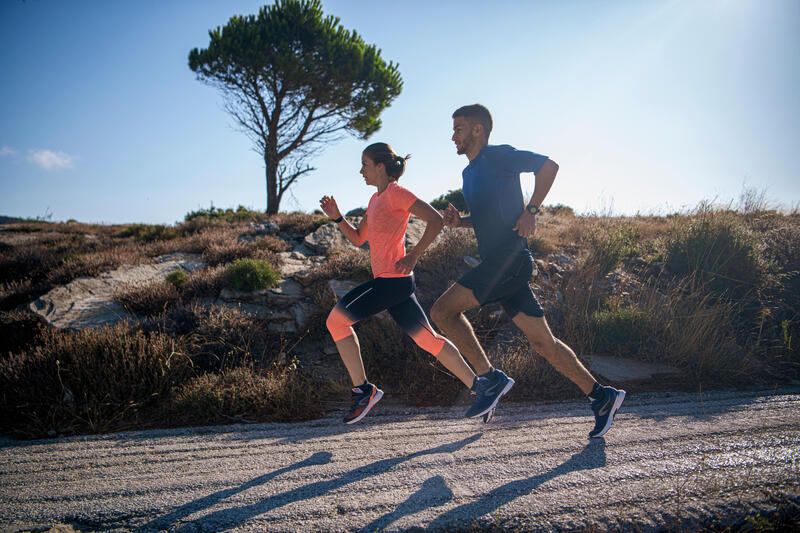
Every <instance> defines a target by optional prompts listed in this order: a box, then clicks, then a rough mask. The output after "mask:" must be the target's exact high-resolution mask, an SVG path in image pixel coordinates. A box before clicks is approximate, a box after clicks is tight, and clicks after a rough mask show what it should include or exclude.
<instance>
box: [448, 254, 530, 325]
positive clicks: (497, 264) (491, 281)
mask: <svg viewBox="0 0 800 533" xmlns="http://www.w3.org/2000/svg"><path fill="white" fill-rule="evenodd" d="M532 274H533V258H532V257H531V254H530V252H529V251H528V250H527V249H525V250H520V251H518V252H515V253H512V254H509V255H503V256H499V257H489V258H484V259H483V261H482V262H481V264H480V265H478V266H476V267H475V268H473V269H472V270H470V271H469V272H467V273H466V274H465V275H464V277H462V278H461V279H460V280H458V284H459V285H461V286H462V287H466V288H468V289H470V290H471V291H472V293H473V294H474V295H475V299H476V300H478V303H480V304H481V305H486V304H490V303H499V304H500V306H501V307H502V308H503V311H505V312H506V314H507V315H508V316H509V317H511V318H514V317H515V316H516V315H517V313H524V314H526V315H528V316H533V317H543V316H544V310H543V309H542V306H541V305H539V301H538V300H537V299H536V296H534V294H533V291H532V290H531V287H530V284H529V283H528V282H529V281H530V279H531V275H532Z"/></svg>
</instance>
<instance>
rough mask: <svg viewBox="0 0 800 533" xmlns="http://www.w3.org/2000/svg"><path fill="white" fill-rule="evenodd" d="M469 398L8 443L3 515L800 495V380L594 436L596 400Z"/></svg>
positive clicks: (709, 513)
mask: <svg viewBox="0 0 800 533" xmlns="http://www.w3.org/2000/svg"><path fill="white" fill-rule="evenodd" d="M462 410H463V408H461V407H459V408H458V409H455V408H454V409H428V410H415V409H390V408H382V406H381V404H378V406H377V407H376V409H375V411H374V413H371V414H370V415H368V417H367V418H365V419H364V421H363V422H362V423H359V424H357V425H355V426H343V425H342V424H341V423H340V419H339V416H341V415H339V414H336V415H331V416H329V417H326V418H324V419H321V420H317V421H312V422H307V423H298V424H258V425H236V426H226V427H215V428H192V429H179V430H159V431H142V432H129V433H117V434H111V435H100V436H89V437H74V438H64V439H57V440H50V441H35V442H16V441H8V440H6V441H4V442H3V443H2V444H0V446H2V447H0V528H2V529H3V530H9V531H16V530H20V529H22V528H25V527H31V526H32V525H38V526H40V527H41V526H43V525H47V524H54V523H66V524H73V525H74V526H75V528H76V529H80V530H101V529H102V530H107V529H111V528H121V529H124V530H137V531H159V530H167V531H229V530H235V531H364V532H366V531H376V530H380V531H383V530H385V531H398V530H399V531H403V530H407V529H411V528H425V529H430V530H453V529H458V528H464V529H468V530H469V529H470V528H474V529H481V528H498V529H500V528H507V527H509V528H510V527H517V528H519V529H522V530H528V529H542V530H545V531H549V530H562V529H583V528H591V527H598V528H601V529H606V528H608V527H615V526H619V525H626V527H630V525H631V524H636V525H637V526H638V527H639V528H641V529H642V530H645V531H646V530H650V529H657V528H661V527H669V528H674V527H675V525H676V524H677V523H678V522H679V521H680V522H683V524H684V527H685V524H689V523H695V524H696V523H698V521H699V523H708V522H709V521H712V520H716V519H717V518H719V517H729V516H731V515H732V514H736V513H739V514H741V513H745V512H748V511H750V512H753V511H754V510H761V511H762V512H763V511H765V510H768V509H769V508H770V507H771V506H774V505H775V502H776V501H778V502H779V501H784V502H785V501H787V500H788V501H790V502H791V501H794V502H797V501H799V499H800V498H798V495H799V494H800V488H799V487H800V388H794V389H784V390H780V391H771V392H769V391H768V392H746V393H742V392H715V393H706V394H704V395H703V396H702V397H701V396H700V395H699V394H677V393H676V394H648V395H629V397H628V399H627V400H626V402H625V404H624V405H623V410H622V411H620V413H619V415H618V417H617V420H616V421H615V424H614V427H613V428H612V429H611V431H610V432H609V433H608V434H607V435H606V438H605V439H598V440H593V441H589V440H588V439H587V433H588V431H589V430H590V429H591V427H592V419H591V417H590V411H589V409H588V404H587V402H585V401H581V402H569V403H557V404H546V405H529V404H525V405H523V404H501V406H500V409H498V411H497V415H496V416H495V419H494V421H492V422H491V423H490V424H488V425H484V424H482V423H481V422H479V421H475V420H464V419H461V418H459V416H460V414H461V411H462Z"/></svg>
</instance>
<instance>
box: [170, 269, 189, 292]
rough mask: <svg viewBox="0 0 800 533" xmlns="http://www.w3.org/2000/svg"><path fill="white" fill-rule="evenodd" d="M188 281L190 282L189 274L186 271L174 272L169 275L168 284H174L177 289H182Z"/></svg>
mask: <svg viewBox="0 0 800 533" xmlns="http://www.w3.org/2000/svg"><path fill="white" fill-rule="evenodd" d="M187 281H189V274H187V273H186V271H185V270H182V269H178V270H173V271H172V272H170V273H169V274H167V282H168V283H172V285H174V286H175V288H176V289H182V288H183V287H184V286H185V285H186V282H187Z"/></svg>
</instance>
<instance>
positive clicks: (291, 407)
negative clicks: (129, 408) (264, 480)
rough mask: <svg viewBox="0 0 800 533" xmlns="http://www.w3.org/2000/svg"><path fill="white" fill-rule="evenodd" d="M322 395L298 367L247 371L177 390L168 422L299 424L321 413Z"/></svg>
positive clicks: (220, 375) (212, 377)
mask: <svg viewBox="0 0 800 533" xmlns="http://www.w3.org/2000/svg"><path fill="white" fill-rule="evenodd" d="M323 392H324V388H323V387H320V386H319V385H314V384H312V383H310V382H309V380H308V378H307V377H306V376H305V375H304V374H303V373H302V372H300V371H299V370H298V369H297V367H295V366H294V365H289V366H285V367H277V366H273V367H271V368H268V369H263V370H257V369H254V368H252V367H248V366H243V367H237V368H232V369H230V370H225V371H223V372H221V373H218V374H203V375H200V376H197V377H195V378H193V379H192V380H190V381H189V382H187V383H186V384H185V385H183V386H181V387H180V388H178V389H177V390H176V391H175V393H174V395H173V397H172V399H171V401H170V404H169V406H168V408H167V413H166V417H167V419H168V420H169V424H170V425H190V424H191V425H196V424H224V423H230V422H232V421H234V422H252V421H259V422H296V421H298V420H308V419H311V418H316V417H319V416H320V415H322V414H323V412H324V409H323V407H322V405H323V404H322V402H321V401H320V400H321V397H322V394H323Z"/></svg>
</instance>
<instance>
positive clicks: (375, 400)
mask: <svg viewBox="0 0 800 533" xmlns="http://www.w3.org/2000/svg"><path fill="white" fill-rule="evenodd" d="M381 398H383V391H382V390H380V389H378V388H376V389H375V394H374V395H373V396H372V399H371V400H370V401H369V403H368V404H367V406H366V407H365V408H364V410H363V411H361V414H360V415H358V416H357V417H355V418H354V419H352V420H348V421H347V422H345V424H355V423H356V422H358V421H359V420H361V419H362V418H364V417H365V416H366V415H367V413H369V411H370V409H372V407H373V406H374V405H375V404H376V403H378V401H379V400H380V399H381Z"/></svg>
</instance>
